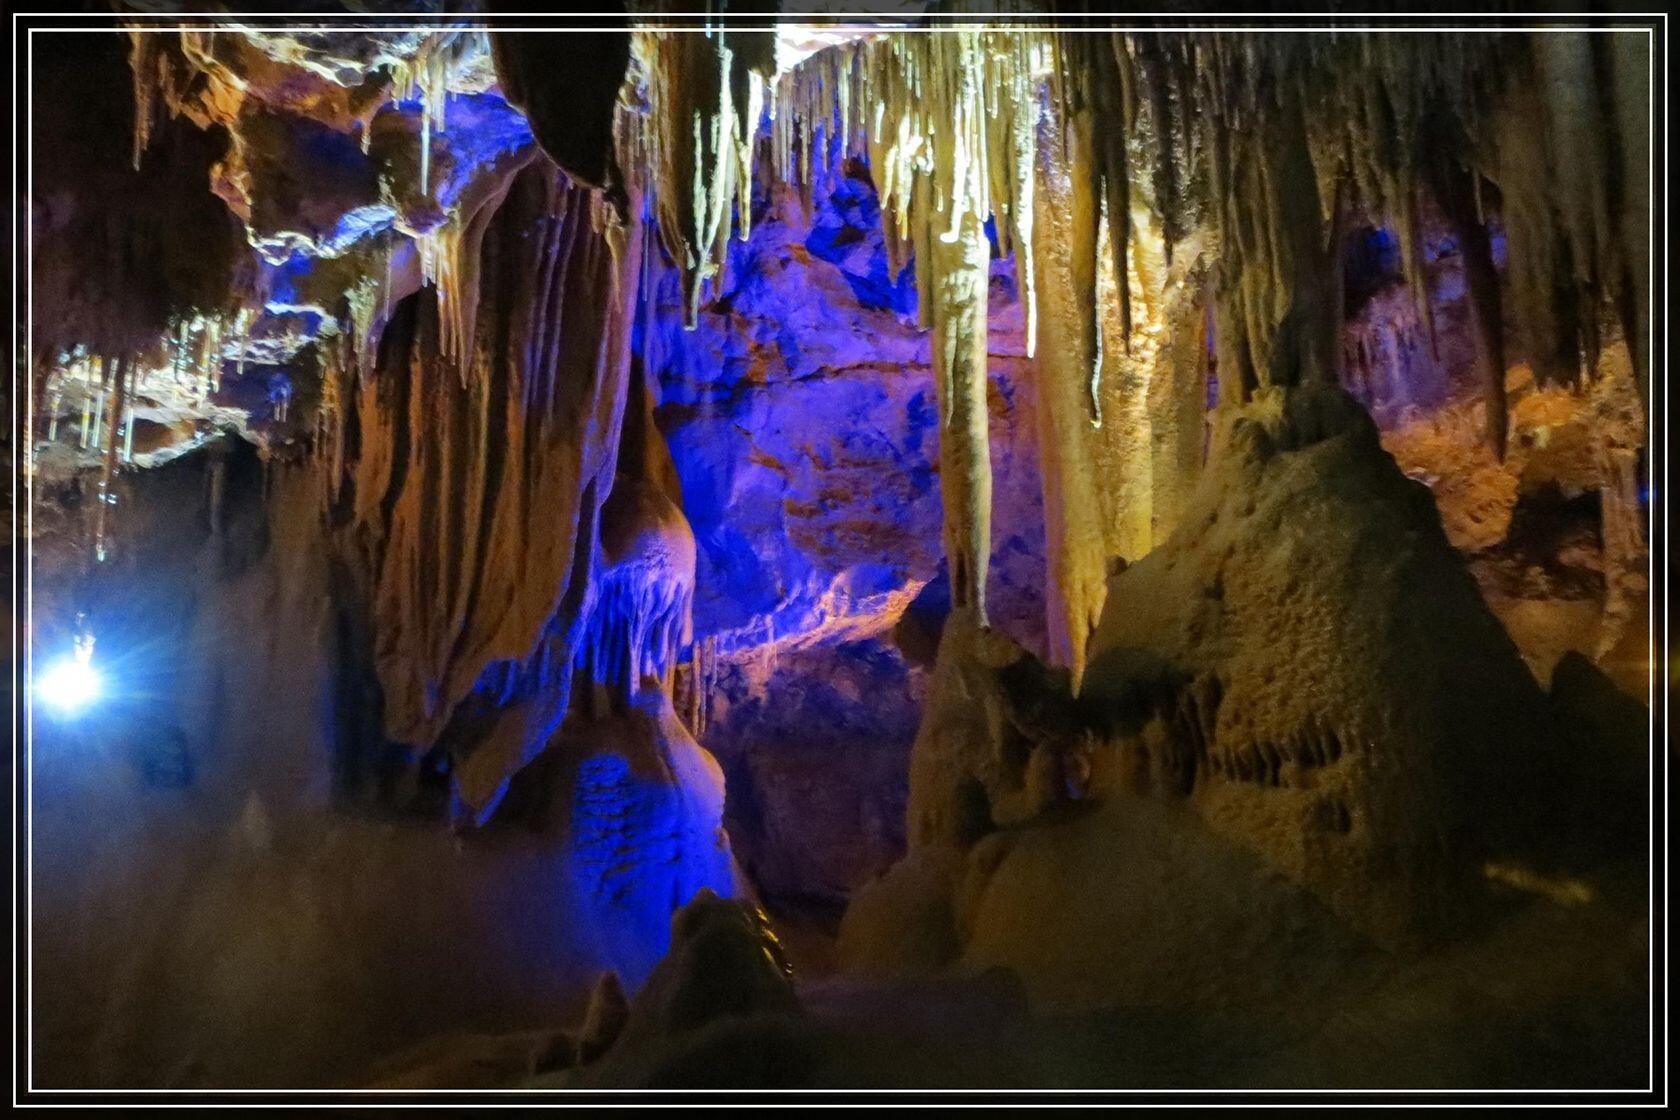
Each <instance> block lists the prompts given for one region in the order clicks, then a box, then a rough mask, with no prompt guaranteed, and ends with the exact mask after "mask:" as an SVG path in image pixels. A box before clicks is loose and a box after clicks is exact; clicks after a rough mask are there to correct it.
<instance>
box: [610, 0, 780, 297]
mask: <svg viewBox="0 0 1680 1120" xmlns="http://www.w3.org/2000/svg"><path fill="white" fill-rule="evenodd" d="M774 42H775V37H774V35H773V34H771V33H768V32H762V31H746V32H735V31H731V30H729V29H728V27H727V26H720V27H714V28H710V29H708V30H707V31H705V32H704V33H701V34H693V33H683V32H667V31H637V32H636V33H635V36H634V39H633V42H632V52H633V55H634V57H635V59H637V60H638V62H639V64H640V66H641V69H642V72H643V73H645V74H646V75H648V83H647V84H648V102H649V110H648V116H649V122H650V123H649V126H648V127H647V128H646V129H645V130H642V131H641V132H640V134H639V138H640V140H641V142H642V144H643V145H644V147H643V149H642V150H641V151H638V152H632V153H625V154H623V155H621V157H620V159H619V162H620V163H621V164H622V165H625V166H636V165H638V164H641V165H645V166H646V167H647V168H648V169H649V172H650V181H649V184H648V189H649V192H650V194H651V197H652V200H653V205H654V208H655V211H656V214H657V218H658V226H659V235H660V238H661V240H662V241H663V242H664V245H665V250H666V252H667V253H668V254H669V255H670V257H671V259H672V260H673V261H675V262H676V265H677V268H678V269H679V270H680V271H681V274H682V278H683V294H684V325H685V326H687V327H689V328H690V329H692V328H693V327H694V326H695V325H696V323H697V321H698V320H697V317H698V315H699V310H700V299H701V296H702V294H703V292H704V289H705V287H706V285H707V284H708V283H710V282H714V281H716V280H718V279H719V278H720V277H721V276H722V275H723V269H724V264H725V258H726V256H727V253H728V248H729V237H730V233H731V232H732V230H733V229H734V228H735V225H736V221H737V215H740V216H741V217H740V228H741V230H742V236H745V230H746V229H747V228H748V226H749V225H750V218H751V211H752V153H753V142H754V136H755V135H756V132H757V129H758V121H759V117H760V115H761V114H762V111H763V105H764V83H765V81H766V80H767V78H768V76H769V75H770V74H771V73H773V72H774V67H775V51H774Z"/></svg>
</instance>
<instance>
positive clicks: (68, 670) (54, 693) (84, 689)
mask: <svg viewBox="0 0 1680 1120" xmlns="http://www.w3.org/2000/svg"><path fill="white" fill-rule="evenodd" d="M100 683H101V682H100V680H99V673H98V672H97V671H96V670H95V669H94V667H93V666H92V665H91V664H90V663H89V662H87V661H86V660H84V659H82V658H80V657H65V658H61V659H60V660H58V661H55V662H54V663H53V664H52V665H50V666H48V667H47V669H46V671H45V672H42V673H37V674H36V676H35V689H34V692H35V699H36V700H38V701H39V702H40V703H42V704H45V705H47V706H48V707H49V708H51V709H53V710H54V711H55V712H57V713H58V714H59V715H61V716H74V715H76V714H77V713H79V712H80V711H81V710H82V709H83V708H86V707H87V706H88V705H89V704H92V703H93V702H94V701H95V700H97V699H99V689H100Z"/></svg>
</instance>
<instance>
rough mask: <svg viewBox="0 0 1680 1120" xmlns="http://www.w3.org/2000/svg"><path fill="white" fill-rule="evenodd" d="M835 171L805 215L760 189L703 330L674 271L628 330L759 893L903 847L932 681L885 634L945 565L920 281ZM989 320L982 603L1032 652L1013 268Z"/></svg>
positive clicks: (865, 196) (869, 195) (713, 737)
mask: <svg viewBox="0 0 1680 1120" xmlns="http://www.w3.org/2000/svg"><path fill="white" fill-rule="evenodd" d="M846 172H847V173H845V174H842V175H838V176H836V177H835V180H834V181H835V187H834V189H833V190H832V192H829V193H824V192H822V191H820V190H819V191H818V193H817V195H816V197H815V198H814V199H813V201H812V206H811V213H810V214H809V215H807V214H806V213H805V212H804V209H803V206H802V205H801V203H800V200H799V198H798V197H797V195H796V194H794V193H793V192H791V191H784V190H780V189H778V190H774V191H765V190H763V189H760V190H759V191H758V192H757V194H756V195H755V200H754V203H755V204H754V210H755V213H754V219H753V227H752V233H751V236H750V238H749V240H748V241H747V242H746V243H744V244H742V243H737V244H735V245H734V246H732V251H731V257H730V263H729V271H728V273H727V275H726V276H725V277H724V280H723V283H722V284H721V285H720V286H719V294H718V297H717V298H716V299H715V300H714V301H713V302H711V303H709V304H707V305H705V306H703V307H702V309H701V313H700V322H699V326H698V328H697V329H696V330H695V331H693V332H686V331H684V330H683V329H682V327H681V314H680V309H681V289H680V286H679V283H678V279H677V277H676V275H675V273H674V272H673V271H669V270H667V271H665V272H663V273H662V274H661V276H660V278H659V280H658V282H657V283H656V284H655V285H653V286H652V287H651V292H650V295H649V306H648V307H647V308H645V309H644V314H643V317H642V319H641V323H640V337H639V351H640V354H641V356H642V359H643V361H644V363H645V364H646V368H647V369H648V370H649V371H650V372H651V373H652V374H653V376H654V377H655V378H656V381H657V385H658V392H659V398H660V400H659V406H658V409H657V412H656V416H657V419H658V422H659V425H660V427H661V429H662V431H663V432H664V434H665V436H666V437H667V439H668V441H669V444H670V448H671V454H672V457H673V460H674V462H675V465H676V469H677V473H678V475H679V477H680V480H681V487H682V498H683V506H684V509H685V512H686V513H687V515H688V518H689V521H690V522H691V524H692V525H693V528H694V533H695V537H696V540H697V543H698V546H699V559H698V569H699V570H698V575H697V579H696V587H695V607H694V635H695V641H696V643H697V645H698V647H699V649H700V651H701V677H702V684H701V691H702V693H703V696H702V699H701V704H700V706H701V710H702V712H703V713H704V720H703V725H704V730H703V732H702V734H701V741H702V742H703V743H704V744H705V745H706V746H707V748H708V749H710V750H711V751H712V752H713V753H714V754H715V755H717V757H718V758H719V760H720V761H721V762H722V763H723V766H724V769H725V772H726V774H727V775H728V789H729V810H728V817H727V823H728V824H729V827H730V832H731V837H732V839H733V841H734V843H735V846H736V851H737V855H738V856H739V858H740V859H741V861H742V862H743V864H744V865H745V866H746V868H747V870H748V871H749V873H751V874H752V875H753V877H754V878H755V879H756V881H757V882H758V885H759V886H760V887H761V889H763V890H765V891H766V892H767V893H768V894H770V895H771V896H778V895H779V896H783V897H800V898H809V899H812V900H816V901H832V900H837V899H839V898H841V897H844V895H845V894H846V893H847V892H849V891H850V890H851V889H853V888H855V887H856V886H858V885H859V884H860V883H861V882H862V881H864V880H865V879H867V878H868V877H869V876H870V875H872V874H874V873H875V872H878V871H879V870H881V868H883V867H884V866H885V865H886V864H888V863H890V862H891V861H892V859H893V858H895V857H896V855H897V853H898V851H899V850H901V848H902V844H903V824H904V813H903V805H904V796H905V781H906V778H905V775H906V772H907V771H906V758H907V755H908V751H909V747H910V742H911V740H912V739H913V738H914V736H915V730H916V725H917V721H918V719H919V717H920V703H921V693H922V687H923V682H922V670H921V668H920V667H918V666H917V665H916V664H914V662H913V661H912V660H910V659H907V658H906V657H905V655H904V654H903V653H902V652H901V651H900V650H899V649H898V648H897V647H896V646H895V644H894V642H893V640H892V638H891V635H890V631H891V629H892V627H893V625H894V624H895V623H896V622H897V620H898V619H899V617H900V615H901V613H902V612H903V611H904V609H905V607H906V606H907V605H908V604H909V603H910V602H911V600H912V599H914V598H915V597H916V596H917V595H918V594H919V593H921V592H922V591H923V589H924V588H926V587H927V585H928V584H929V583H930V582H931V581H934V580H935V579H936V578H937V577H939V576H940V574H941V572H942V570H943V564H944V562H943V557H942V552H941V543H940V522H941V508H940V493H939V477H938V448H939V430H938V413H937V407H936V403H935V387H934V384H933V376H932V372H931V368H930V366H929V341H928V335H927V333H926V332H925V331H923V330H921V329H920V328H919V327H918V326H917V324H916V307H915V283H914V277H913V276H912V275H911V274H910V273H909V272H908V271H906V272H905V273H904V274H903V275H902V276H900V277H898V278H897V279H896V280H894V279H893V278H892V277H891V276H890V275H889V269H888V264H887V254H886V248H885V245H884V242H883V239H882V233H881V228H880V219H879V212H878V207H877V203H876V198H875V192H874V188H873V186H872V184H871V183H870V180H869V178H868V172H867V170H866V169H863V168H861V167H857V166H855V165H854V166H852V167H849V168H847V169H846ZM912 267H913V266H912ZM991 319H992V339H991V347H990V349H991V355H992V360H991V392H990V404H991V412H992V457H993V465H994V471H995V474H996V484H995V485H996V493H995V499H996V509H997V512H996V514H995V516H994V527H995V528H994V557H993V561H992V570H991V580H992V587H991V592H990V595H991V603H992V604H993V615H994V618H995V621H996V622H997V623H998V624H999V625H1000V626H1003V627H1004V628H1005V629H1007V630H1009V631H1010V632H1011V633H1012V634H1015V635H1017V636H1018V637H1020V638H1021V639H1022V640H1023V641H1024V642H1025V643H1027V644H1028V645H1029V646H1032V647H1035V648H1040V647H1041V646H1042V642H1043V590H1042V589H1043V579H1044V564H1043V555H1044V545H1043V515H1042V507H1041V498H1040V493H1039V479H1038V471H1037V449H1036V446H1035V443H1034V420H1033V415H1032V399H1031V391H1030V390H1031V385H1030V380H1029V379H1028V378H1027V377H1026V376H1025V373H1026V370H1027V359H1026V356H1025V343H1024V337H1023V327H1022V315H1021V309H1020V306H1019V303H1018V302H1017V299H1016V293H1015V291H1014V285H1013V280H1012V278H1011V273H1010V270H1009V263H1008V262H1007V261H1006V260H1000V261H996V262H994V266H993V273H992V292H991Z"/></svg>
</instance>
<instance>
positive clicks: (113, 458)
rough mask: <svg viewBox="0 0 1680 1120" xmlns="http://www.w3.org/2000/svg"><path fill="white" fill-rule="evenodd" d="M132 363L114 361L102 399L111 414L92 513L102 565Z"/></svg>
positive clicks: (96, 553) (130, 360)
mask: <svg viewBox="0 0 1680 1120" xmlns="http://www.w3.org/2000/svg"><path fill="white" fill-rule="evenodd" d="M133 361H134V359H133V356H132V355H129V354H122V355H119V356H118V357H117V359H116V361H115V362H113V363H112V371H111V376H110V377H109V379H108V381H109V384H108V385H107V386H106V389H105V396H109V397H110V398H111V402H112V403H111V410H110V411H111V421H110V439H109V441H108V442H107V443H106V446H105V448H104V450H105V465H104V469H103V471H102V473H101V475H100V479H99V497H98V502H99V505H98V509H97V510H96V511H95V513H94V530H93V548H94V557H95V558H96V559H97V560H99V561H100V562H101V563H103V562H104V561H105V559H106V557H107V555H108V546H109V542H110V537H109V532H110V520H111V512H110V511H111V506H112V505H113V504H115V502H116V495H115V493H114V492H113V491H112V489H111V481H112V479H113V478H114V477H115V475H116V470H117V459H118V457H119V455H120V452H121V448H122V444H121V442H120V441H119V440H118V439H117V429H118V427H119V426H120V425H121V423H122V417H123V408H122V402H123V394H124V392H125V390H126V386H127V383H128V377H129V372H130V369H131V368H132V365H133ZM96 423H97V422H96Z"/></svg>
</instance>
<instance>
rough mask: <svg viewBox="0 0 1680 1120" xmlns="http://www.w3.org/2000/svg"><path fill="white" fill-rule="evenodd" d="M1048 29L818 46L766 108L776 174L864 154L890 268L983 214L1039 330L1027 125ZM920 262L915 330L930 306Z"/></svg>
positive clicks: (1046, 62)
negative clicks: (1011, 261) (1011, 263)
mask: <svg viewBox="0 0 1680 1120" xmlns="http://www.w3.org/2000/svg"><path fill="white" fill-rule="evenodd" d="M1053 47H1054V43H1053V39H1052V37H1050V36H1047V35H1044V34H1040V33H1037V32H1030V31H1018V30H1009V31H1004V30H988V29H986V28H984V27H980V26H977V25H976V26H959V27H950V28H947V29H946V33H941V34H895V35H885V36H880V37H877V38H871V39H863V40H859V41H856V42H853V43H848V44H846V45H844V46H840V47H836V48H833V49H830V50H826V51H822V52H820V53H819V54H817V55H814V56H813V57H812V58H810V59H808V60H807V61H805V62H804V63H802V64H801V65H799V66H797V67H795V68H794V69H793V70H790V71H789V72H788V73H786V74H784V75H783V76H782V77H781V79H780V81H779V83H778V86H777V88H776V91H775V97H774V100H773V102H772V104H771V113H772V138H773V139H772V155H773V163H774V169H775V172H776V174H777V175H778V176H779V177H780V178H781V179H783V180H785V181H788V182H793V183H797V184H799V185H800V186H801V187H802V188H803V189H804V190H805V191H806V192H807V197H808V192H809V191H810V189H811V187H812V185H813V184H814V183H815V182H816V181H817V179H818V178H820V177H821V176H824V175H826V174H827V173H828V172H829V171H830V169H832V168H833V167H835V166H837V165H838V164H839V163H840V162H841V161H842V160H844V159H847V158H853V159H861V160H864V161H867V163H868V164H869V167H870V170H871V171H872V173H873V174H874V177H875V186H876V191H877V193H878V194H879V197H880V201H881V214H882V223H883V226H884V227H885V232H886V237H887V251H888V255H889V258H890V263H891V268H892V271H893V274H894V275H895V276H896V275H897V274H898V273H899V272H900V271H902V269H903V268H904V266H905V264H906V263H907V262H908V258H909V256H910V255H911V253H912V252H915V251H917V250H921V253H920V254H919V255H918V259H920V258H921V257H924V256H926V255H927V250H928V249H929V247H930V246H931V244H932V242H933V241H935V240H938V241H941V242H945V243H947V244H948V243H951V242H954V241H956V240H958V239H959V238H960V237H961V236H962V227H963V223H964V222H965V220H968V219H976V220H978V221H979V222H980V223H982V224H983V223H984V222H986V221H987V220H988V219H991V220H992V221H993V225H994V229H995V235H996V238H997V244H998V250H999V252H1000V253H1002V254H1005V255H1010V254H1012V255H1013V257H1014V262H1015V269H1016V279H1017V282H1018V286H1019V290H1020V292H1021V293H1022V300H1023V303H1024V305H1025V307H1026V315H1027V338H1028V346H1029V348H1030V347H1031V346H1032V340H1033V338H1034V336H1035V333H1036V315H1035V308H1036V301H1035V299H1034V287H1033V271H1032V252H1033V233H1032V223H1033V204H1032V191H1033V165H1034V153H1035V151H1036V139H1035V128H1036V125H1037V122H1038V119H1039V115H1040V113H1041V106H1042V101H1043V90H1044V78H1045V76H1046V74H1047V73H1048V71H1049V68H1050V65H1051V58H1052V52H1053ZM929 271H930V270H928V269H925V268H923V269H919V270H918V283H919V287H920V295H921V297H922V298H921V301H920V307H921V309H922V320H923V325H924V326H932V325H933V322H932V315H933V309H934V307H935V305H936V302H937V301H936V300H935V299H933V298H932V296H931V287H930V286H931V283H932V279H931V276H929V275H928V273H929Z"/></svg>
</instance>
